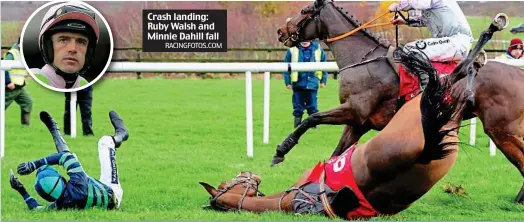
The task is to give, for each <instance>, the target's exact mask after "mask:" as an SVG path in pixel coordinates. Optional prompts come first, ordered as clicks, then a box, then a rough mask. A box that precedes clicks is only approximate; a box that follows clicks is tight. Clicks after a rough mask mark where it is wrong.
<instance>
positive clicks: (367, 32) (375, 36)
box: [335, 6, 389, 48]
mask: <svg viewBox="0 0 524 222" xmlns="http://www.w3.org/2000/svg"><path fill="white" fill-rule="evenodd" d="M335 8H336V9H337V11H339V12H340V13H341V14H342V15H343V16H344V18H346V19H347V20H348V21H349V23H351V24H352V25H353V26H355V28H358V27H360V26H362V24H361V23H359V22H358V20H357V19H354V16H353V15H348V14H349V13H348V12H347V11H342V9H343V8H342V7H340V6H335ZM358 32H361V33H363V34H364V35H365V36H367V37H369V38H371V39H372V40H374V41H375V42H377V43H378V44H379V45H382V46H384V47H386V48H387V47H389V45H386V44H384V43H383V42H385V41H384V39H385V38H382V37H380V35H378V34H377V33H374V32H372V31H370V30H369V29H361V30H359V31H358ZM386 40H387V39H386Z"/></svg>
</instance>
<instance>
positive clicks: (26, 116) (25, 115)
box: [20, 111, 31, 126]
mask: <svg viewBox="0 0 524 222" xmlns="http://www.w3.org/2000/svg"><path fill="white" fill-rule="evenodd" d="M20 115H21V122H22V125H26V126H29V125H30V121H31V112H25V111H22V113H21V114H20Z"/></svg>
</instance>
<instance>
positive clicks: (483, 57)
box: [475, 49, 488, 67]
mask: <svg viewBox="0 0 524 222" xmlns="http://www.w3.org/2000/svg"><path fill="white" fill-rule="evenodd" d="M475 63H477V64H478V65H479V67H483V66H485V65H486V63H488V54H487V53H486V51H484V49H482V50H481V51H480V52H479V54H478V55H477V57H476V58H475Z"/></svg>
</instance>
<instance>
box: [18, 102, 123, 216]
mask: <svg viewBox="0 0 524 222" xmlns="http://www.w3.org/2000/svg"><path fill="white" fill-rule="evenodd" d="M109 118H110V120H111V123H112V125H113V127H114V129H115V134H114V135H113V136H102V137H101V138H100V140H99V141H98V154H99V159H100V168H101V175H100V180H97V179H95V178H92V177H90V176H89V175H87V174H86V172H85V171H84V169H83V168H82V165H81V164H80V162H79V161H78V159H77V157H76V155H75V154H73V153H71V152H70V151H69V148H68V146H67V144H66V142H65V141H64V139H63V138H62V136H61V134H60V130H59V128H58V125H57V123H56V122H55V120H54V119H53V118H52V117H51V115H50V114H49V113H47V112H45V111H43V112H41V113H40V119H41V120H42V122H43V123H44V124H45V125H46V126H47V128H48V129H49V131H50V133H51V135H52V136H53V140H54V143H55V145H56V149H57V151H58V152H57V153H55V154H51V155H49V156H47V157H44V158H42V159H39V160H36V161H29V162H25V163H21V164H20V165H18V169H17V171H18V174H20V175H29V174H31V173H32V172H33V171H35V170H37V173H36V182H35V186H34V187H35V190H36V192H37V193H38V194H39V195H40V196H41V197H42V198H43V199H45V200H47V201H49V202H52V203H51V204H50V205H48V206H47V207H44V206H42V205H41V204H40V203H38V202H37V201H36V200H35V199H34V198H33V197H31V196H30V195H29V193H28V192H27V190H26V189H25V188H24V186H23V184H22V183H21V182H20V181H19V180H18V179H17V178H16V177H15V175H14V174H13V172H12V171H11V177H10V180H9V182H10V184H11V187H12V188H13V189H14V190H16V191H18V193H20V195H21V196H22V197H23V199H24V201H25V202H26V204H27V206H28V208H29V209H30V210H33V209H56V210H62V209H89V208H92V207H101V208H104V209H109V210H112V209H118V208H120V205H121V203H122V195H123V190H122V186H121V185H120V180H119V177H118V170H117V167H116V149H117V148H119V147H120V146H121V145H122V143H123V142H124V141H126V140H127V139H128V137H129V134H128V131H127V129H126V127H125V126H124V122H123V120H122V119H121V118H120V116H119V115H118V114H117V113H116V112H115V111H110V112H109ZM52 165H60V166H63V167H64V168H66V170H67V174H68V175H69V181H67V180H66V179H65V178H64V177H63V176H61V175H60V174H59V173H58V171H57V170H56V169H54V168H53V167H52Z"/></svg>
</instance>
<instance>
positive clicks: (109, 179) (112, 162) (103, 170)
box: [98, 136, 124, 208]
mask: <svg viewBox="0 0 524 222" xmlns="http://www.w3.org/2000/svg"><path fill="white" fill-rule="evenodd" d="M98 159H99V160H100V182H102V183H104V184H105V185H107V186H109V187H111V189H112V190H113V195H115V199H116V203H115V204H116V208H120V205H121V203H122V196H123V193H124V191H123V189H122V186H121V185H120V179H119V177H118V169H117V166H116V149H115V142H114V141H113V138H111V136H102V138H100V139H99V140H98Z"/></svg>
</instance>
